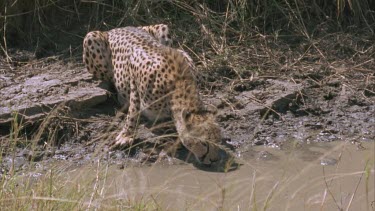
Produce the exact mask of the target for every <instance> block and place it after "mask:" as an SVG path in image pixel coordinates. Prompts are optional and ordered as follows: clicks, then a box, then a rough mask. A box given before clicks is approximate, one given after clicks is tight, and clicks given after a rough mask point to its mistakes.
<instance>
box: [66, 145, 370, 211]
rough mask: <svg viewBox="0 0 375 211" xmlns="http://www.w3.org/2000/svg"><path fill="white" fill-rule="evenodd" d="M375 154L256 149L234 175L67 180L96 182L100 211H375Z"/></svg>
mask: <svg viewBox="0 0 375 211" xmlns="http://www.w3.org/2000/svg"><path fill="white" fill-rule="evenodd" d="M374 150H375V142H364V143H362V147H358V146H357V145H354V144H351V143H344V142H331V143H310V144H303V145H299V144H291V145H290V146H286V147H284V148H283V149H282V150H280V149H277V148H270V147H264V146H254V147H252V148H251V151H249V152H245V153H243V154H242V155H241V156H240V158H239V160H240V162H241V163H242V164H243V165H242V166H241V167H240V168H239V169H238V170H235V171H232V172H228V173H215V172H207V171H202V170H198V169H197V168H195V167H194V166H193V165H187V164H186V165H185V164H183V165H163V164H154V165H152V166H143V167H126V168H124V169H119V168H118V166H116V165H109V166H106V165H102V164H100V165H92V166H85V167H79V168H73V169H71V168H69V169H70V170H66V171H65V173H63V175H65V174H66V176H64V178H67V179H68V180H69V181H70V182H71V183H72V184H76V183H78V184H83V183H85V182H88V181H91V182H92V181H94V183H95V184H96V185H95V187H97V190H98V193H100V200H95V201H96V204H97V205H98V204H100V208H105V209H115V208H116V206H117V205H116V203H113V201H125V202H131V203H140V202H141V203H143V204H153V207H155V206H156V207H159V208H162V210H218V209H222V210H256V209H257V210H263V209H264V208H266V209H267V210H338V209H343V210H374V209H375V207H374V206H375V204H374V203H375V202H374V200H375V195H374V174H375V172H374V160H375V158H374ZM82 182H83V183H82ZM90 186H92V187H94V185H93V184H90ZM93 204H94V202H93Z"/></svg>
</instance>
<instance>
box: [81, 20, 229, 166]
mask: <svg viewBox="0 0 375 211" xmlns="http://www.w3.org/2000/svg"><path fill="white" fill-rule="evenodd" d="M158 26H159V27H158ZM164 26H165V25H156V26H148V27H131V26H128V27H124V28H116V29H112V30H110V31H106V32H102V31H93V32H89V33H88V34H87V35H86V37H85V38H84V41H83V62H84V64H85V66H86V68H87V70H88V71H89V72H90V73H92V74H93V75H94V77H95V78H98V79H101V80H105V81H109V82H112V83H113V84H114V86H115V87H116V90H117V92H118V97H119V101H120V103H121V104H122V105H123V106H124V108H126V109H127V110H128V113H127V117H126V120H125V124H124V126H123V128H122V130H121V132H120V133H119V134H118V135H117V137H116V138H115V141H114V142H113V145H114V146H129V145H131V144H132V142H133V140H134V138H135V134H136V126H137V121H138V119H139V114H142V115H143V116H145V117H146V118H147V119H149V120H151V121H155V120H160V119H165V118H172V119H173V121H174V124H175V127H176V130H177V133H178V137H179V140H180V141H181V143H182V144H183V145H184V146H185V147H186V148H187V149H188V150H189V151H190V152H192V153H193V155H195V157H196V159H197V160H198V161H199V162H200V163H203V164H205V165H211V164H213V163H216V162H217V161H221V160H222V159H224V157H223V156H225V155H224V154H223V150H222V149H221V147H220V146H219V144H220V143H221V141H222V134H221V130H220V127H219V126H218V124H217V123H216V122H215V120H214V115H213V114H212V112H210V111H208V110H207V109H206V107H205V106H204V104H203V102H202V100H201V99H200V96H199V93H198V88H197V85H196V82H195V79H194V75H193V66H192V64H191V63H190V62H189V61H188V59H187V56H186V55H185V54H184V53H183V52H182V51H180V50H177V49H174V48H171V47H169V46H170V41H171V39H170V37H169V35H168V34H163V32H166V33H168V28H165V29H164V30H163V27H164ZM160 27H161V28H160ZM156 29H158V30H156ZM120 99H121V100H120Z"/></svg>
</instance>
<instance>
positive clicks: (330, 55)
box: [0, 0, 375, 210]
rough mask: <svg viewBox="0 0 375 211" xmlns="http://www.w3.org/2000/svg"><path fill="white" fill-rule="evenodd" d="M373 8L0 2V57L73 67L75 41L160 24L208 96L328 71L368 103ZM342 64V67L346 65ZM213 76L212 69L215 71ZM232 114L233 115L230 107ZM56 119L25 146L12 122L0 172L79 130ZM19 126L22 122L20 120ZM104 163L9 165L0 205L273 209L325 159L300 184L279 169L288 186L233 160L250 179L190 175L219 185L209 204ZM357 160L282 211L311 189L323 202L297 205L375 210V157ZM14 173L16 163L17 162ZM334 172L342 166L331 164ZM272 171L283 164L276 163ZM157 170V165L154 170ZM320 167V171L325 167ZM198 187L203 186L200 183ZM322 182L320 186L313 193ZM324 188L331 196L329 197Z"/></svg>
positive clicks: (176, 0)
mask: <svg viewBox="0 0 375 211" xmlns="http://www.w3.org/2000/svg"><path fill="white" fill-rule="evenodd" d="M373 4H374V3H372V2H371V1H367V0H360V1H351V0H337V1H335V2H334V1H332V2H328V1H318V0H310V1H307V2H306V1H302V0H293V1H288V0H280V1H259V0H251V1H245V0H240V1H234V0H228V1H223V2H220V3H218V2H215V1H210V2H208V1H207V2H205V1H203V2H194V3H191V2H190V1H181V0H172V1H146V0H142V1H126V0H123V1H115V0H112V1H109V0H108V1H75V0H70V1H61V0H60V1H52V0H34V1H27V4H25V1H20V0H19V1H13V2H11V1H2V2H1V3H0V25H1V29H0V34H1V35H2V39H1V40H0V46H1V51H2V55H3V56H4V58H5V60H6V62H8V64H10V66H12V65H14V63H17V58H16V59H14V58H12V54H11V53H10V51H12V49H14V48H20V47H22V48H26V49H29V50H31V51H32V52H34V56H35V57H36V58H43V57H45V56H46V55H50V54H54V53H55V52H59V53H61V52H62V54H63V55H64V56H65V57H67V56H68V57H70V58H73V59H76V60H77V61H81V42H82V38H83V36H84V35H85V33H87V31H90V30H93V29H103V30H107V29H111V28H114V27H119V26H126V25H148V24H154V23H166V24H169V25H171V26H172V31H174V33H175V34H174V39H175V40H176V43H175V46H179V47H181V48H183V49H184V50H185V51H187V52H188V53H189V54H190V55H191V56H192V57H193V58H194V60H195V61H196V62H197V64H198V67H199V69H200V70H201V74H202V75H201V77H202V78H203V79H204V80H203V81H202V82H203V88H204V89H205V91H206V93H210V92H211V90H212V89H215V88H217V87H222V86H223V84H227V82H229V83H230V85H231V87H235V86H237V85H238V84H240V85H242V84H246V82H248V81H253V80H255V79H256V78H257V77H259V75H261V77H280V78H288V79H290V78H293V77H291V76H292V75H293V74H294V73H296V72H306V75H305V77H306V78H308V79H310V80H312V81H313V83H316V84H317V85H320V84H322V83H325V80H324V79H323V80H320V79H319V78H318V79H317V78H316V77H315V76H316V75H318V74H319V71H323V70H324V71H329V72H331V73H332V74H328V75H329V77H331V78H332V77H336V78H339V79H341V80H345V86H346V87H349V88H350V89H363V90H364V92H363V94H364V95H365V96H370V95H371V96H372V95H373V94H374V88H373V86H374V83H373V76H374V75H371V73H372V72H371V71H373V67H374V65H375V61H374V55H375V47H374V40H373V38H371V37H372V36H373V35H374V31H373V29H374V27H375V25H374V22H375V19H374V10H373V9H371V8H374V5H373ZM358 34H361V35H360V36H358ZM343 64H344V65H345V68H343V67H342V65H343ZM214 69H215V70H218V71H215V72H214V71H212V70H214ZM220 70H222V71H220ZM349 70H354V71H355V72H357V73H358V72H359V74H361V76H362V77H360V78H361V79H358V80H362V79H363V78H367V82H366V84H365V86H364V87H362V85H360V86H361V87H358V84H359V83H355V81H353V80H350V79H351V78H354V77H351V74H353V71H349ZM9 71H11V69H10V70H9ZM0 73H2V72H1V71H0ZM311 73H314V74H315V75H314V74H311ZM356 77H358V76H356ZM298 79H299V78H293V80H298ZM303 79H305V78H303ZM207 81H208V82H207ZM231 89H233V88H231ZM366 93H367V94H366ZM228 104H229V105H230V106H233V109H235V105H234V104H233V103H232V102H228ZM62 109H63V108H58V109H56V110H54V112H51V113H50V115H49V116H48V117H47V118H46V119H45V120H44V121H43V123H42V124H41V127H40V128H39V130H38V132H37V133H35V136H33V137H32V139H31V140H27V138H26V140H25V138H22V139H20V138H19V137H20V136H21V133H22V132H23V128H24V127H23V123H22V121H14V122H13V125H12V128H11V132H10V135H9V136H8V137H7V139H6V140H7V142H5V141H4V140H5V139H1V141H2V143H1V147H2V148H1V154H0V163H1V164H2V163H4V162H5V161H4V160H3V157H2V156H3V155H6V154H7V155H8V154H11V155H13V156H12V159H15V154H16V152H17V149H19V148H17V147H19V146H20V145H21V146H27V147H30V145H31V148H32V149H34V148H35V147H36V146H40V145H45V146H46V147H52V146H54V145H58V142H59V140H60V138H61V137H60V136H59V132H58V131H59V128H61V127H67V126H71V127H72V128H74V129H72V130H71V131H74V132H77V131H78V130H79V129H77V128H76V127H75V126H76V124H75V123H76V120H74V119H72V118H70V117H67V118H64V117H65V114H64V113H63V115H60V114H59V112H61V110H62ZM15 120H18V118H17V116H15ZM51 123H53V124H51ZM62 125H63V126H62ZM111 130H112V128H110V127H108V128H107V130H106V131H105V132H109V131H111ZM255 132H256V131H254V134H255ZM100 138H102V137H100ZM105 138H108V137H105ZM41 140H44V141H43V142H44V143H42V144H40V142H41ZM346 144H347V143H342V144H338V145H337V146H336V147H335V148H333V149H331V150H328V151H326V152H325V154H324V156H329V155H332V156H333V155H336V154H335V153H336V152H337V151H339V152H341V154H346V153H349V152H348V151H345V149H346V147H347V146H346ZM102 148H103V146H99V147H98V149H99V150H98V151H100V149H102ZM340 149H341V151H340ZM5 150H6V152H5ZM295 153H298V149H295ZM291 154H293V153H291ZM105 156H106V154H105V153H100V152H97V155H95V156H94V157H95V159H97V160H95V162H93V163H94V165H92V166H89V167H88V170H87V169H78V168H76V167H74V166H71V165H72V164H69V163H64V162H62V163H52V164H46V166H43V167H42V168H35V165H36V164H35V163H34V161H33V160H34V159H30V165H29V169H25V170H23V171H21V172H14V171H13V169H14V167H13V168H11V170H10V171H9V172H0V173H1V174H0V175H1V177H0V186H1V187H2V188H1V190H0V207H2V208H3V209H9V210H30V209H32V210H83V209H95V210H96V209H97V210H164V209H166V207H167V208H170V207H168V200H171V199H172V201H173V200H174V199H175V198H176V196H179V197H180V196H181V197H186V199H189V198H193V199H194V200H190V201H196V202H190V204H186V206H185V207H186V209H187V210H189V209H194V208H195V205H197V204H199V203H201V202H205V200H207V201H208V203H211V204H212V205H213V206H214V207H215V208H218V209H222V210H226V208H227V207H230V208H232V209H233V208H234V207H233V204H232V203H231V202H230V201H229V200H232V199H239V198H241V197H243V198H246V197H247V199H248V204H247V206H245V207H242V209H243V210H270V209H272V208H275V207H277V206H278V204H279V200H280V198H282V196H283V194H284V193H285V192H286V191H287V190H289V189H288V188H289V187H290V186H292V185H293V183H294V182H295V181H297V180H304V179H305V180H306V178H307V177H308V173H311V171H310V170H311V169H315V168H316V165H315V164H316V163H317V162H320V160H321V157H316V158H314V160H312V161H311V162H310V164H309V165H305V166H302V167H301V169H299V170H300V172H302V173H299V174H296V175H288V170H290V169H287V168H285V171H282V168H281V170H280V172H281V173H285V177H277V178H274V177H273V175H274V173H275V172H272V171H270V172H268V170H264V169H263V168H262V167H260V166H255V165H254V164H253V162H256V161H254V160H251V159H242V160H241V159H240V162H242V163H244V166H243V167H242V169H248V170H249V169H250V170H251V172H253V173H250V174H248V175H247V177H242V178H232V177H230V174H228V175H229V176H227V175H224V174H223V175H221V176H220V177H219V179H217V178H216V177H215V174H211V173H208V172H200V173H197V172H194V173H191V176H192V177H197V178H198V179H197V180H196V181H195V182H197V184H198V185H205V184H207V183H209V184H211V183H215V185H216V186H215V188H212V189H211V190H210V191H211V192H205V194H206V195H207V197H206V195H204V194H202V195H198V196H196V195H194V194H193V193H191V195H189V194H190V193H188V194H187V195H188V196H186V195H182V194H181V193H180V192H177V191H176V190H173V189H171V190H168V188H164V187H168V186H167V185H168V184H171V185H170V186H174V185H175V184H174V183H173V181H175V179H174V178H172V177H168V176H170V175H165V176H166V177H167V179H165V181H164V182H163V183H161V185H160V187H158V188H159V189H158V188H156V189H150V190H149V191H145V190H144V189H142V188H144V187H136V186H134V187H133V186H132V185H134V183H136V182H139V183H145V184H146V183H148V182H149V178H148V177H149V176H150V179H152V177H153V176H154V175H153V174H151V173H150V174H149V173H148V172H147V171H145V172H143V171H141V173H140V174H139V175H140V176H141V177H142V179H140V180H138V181H136V182H133V183H131V182H129V183H125V182H123V181H124V180H125V179H124V178H123V177H115V176H114V175H116V173H119V171H118V170H113V169H110V166H111V165H109V163H107V161H106V160H105ZM288 159H289V160H293V159H294V158H292V157H286V158H285V163H284V164H285V165H288V162H289V160H288ZM364 159H367V160H368V162H365V163H364V164H362V166H361V168H362V169H361V170H356V171H349V172H335V171H333V172H332V169H330V170H331V172H329V173H327V172H323V175H318V176H317V177H315V178H312V180H311V181H307V182H306V183H305V184H303V183H301V187H300V188H295V189H292V193H293V194H292V196H293V197H294V198H293V197H290V198H288V200H287V201H286V202H285V203H286V204H287V205H286V208H285V209H288V206H290V207H293V205H294V204H301V203H299V202H296V200H295V198H297V196H298V195H299V194H301V193H302V192H304V193H305V192H307V193H306V194H308V192H309V190H311V191H313V190H314V191H315V189H314V188H316V189H319V190H320V191H317V192H318V193H319V194H320V195H319V194H318V195H317V196H316V195H307V199H306V198H305V199H306V201H305V202H304V203H302V204H303V205H306V204H309V203H310V202H311V201H314V200H316V201H317V202H316V203H315V204H319V206H318V207H319V208H320V209H322V210H323V209H324V208H325V206H326V205H327V204H329V206H331V205H332V204H333V205H334V208H335V209H339V210H350V209H351V207H352V205H353V204H356V203H358V202H355V199H356V198H365V199H364V200H363V201H366V206H367V209H368V210H371V209H374V207H372V208H371V205H372V204H373V203H374V202H371V198H370V196H373V195H374V189H373V186H371V185H372V184H373V183H372V181H373V178H374V169H373V165H374V158H373V157H372V158H371V157H370V158H367V157H366V158H364ZM249 160H250V161H249ZM11 163H12V164H13V165H14V162H11ZM340 165H341V161H340V160H339V163H338V164H337V166H340ZM342 165H344V164H342ZM280 166H283V165H282V163H281V164H280ZM274 167H275V166H271V168H274ZM157 168H159V167H158V166H157V167H155V168H153V169H157ZM318 169H322V171H323V170H324V171H325V169H326V167H321V168H318ZM137 170H138V169H136V168H128V169H126V170H124V171H123V172H122V173H123V174H124V175H125V176H126V175H127V173H128V172H129V171H137ZM150 171H151V170H150ZM190 171H193V170H192V169H188V170H187V172H188V173H187V172H184V174H183V175H182V176H180V177H181V178H183V176H184V175H189V172H190ZM124 172H125V173H124ZM280 172H276V173H280ZM120 173H121V172H120ZM172 173H173V172H172ZM232 175H233V174H232ZM133 176H134V175H133ZM109 178H115V181H113V180H111V182H109ZM125 178H126V177H125ZM202 178H210V179H208V180H205V181H201V179H202ZM211 178H212V179H211ZM342 178H350V179H351V181H356V183H355V186H353V187H352V186H350V187H351V188H352V190H351V192H350V193H348V194H349V200H347V201H345V200H344V198H345V197H347V196H345V195H344V193H342V192H340V191H337V186H339V187H340V185H343V186H344V185H345V182H342V181H341V179H342ZM116 179H117V180H116ZM371 179H372V180H371ZM270 181H271V183H272V184H271V183H269V182H270ZM200 182H201V183H200ZM267 182H268V184H271V185H268V184H267ZM116 183H119V184H121V185H116ZM318 183H319V184H320V183H324V185H323V186H319V185H316V184H318ZM332 184H337V186H334V185H332ZM238 185H239V186H240V187H238ZM245 185H246V187H245V188H244V186H245ZM333 186H334V187H333ZM362 186H363V187H364V189H361V191H360V192H359V191H358V188H359V187H362ZM128 187H132V188H133V189H130V192H131V191H133V193H136V194H134V195H131V196H129V195H127V190H128ZM332 187H333V188H334V190H331V189H332ZM163 188H164V189H163ZM185 188H191V187H190V186H187V187H185ZM113 189H114V190H113ZM139 190H141V191H139ZM264 190H267V191H264ZM137 191H139V192H137ZM142 191H143V192H142ZM174 191H175V192H174ZM171 192H172V196H173V197H171V198H168V197H167V198H166V199H167V200H162V199H159V198H158V196H159V195H162V194H170V193H171ZM233 192H236V194H237V196H235V197H233V196H232V195H231V194H233ZM314 193H315V192H314ZM178 194H181V195H178ZM212 196H213V197H212ZM314 196H316V197H317V199H316V198H314ZM328 198H329V199H330V200H328ZM216 199H217V200H216ZM215 200H216V201H215ZM300 200H302V199H300ZM309 200H310V201H309ZM187 201H188V200H187ZM237 201H238V200H237ZM332 201H333V202H332ZM342 201H345V203H342ZM194 203H196V204H194ZM203 204H204V203H203ZM310 204H311V203H310ZM162 205H163V206H162ZM164 205H167V206H164ZM197 206H198V207H199V206H203V205H197ZM203 208H205V207H203ZM170 209H172V210H173V209H174V208H173V207H172V208H170Z"/></svg>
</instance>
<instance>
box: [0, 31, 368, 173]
mask: <svg viewBox="0 0 375 211" xmlns="http://www.w3.org/2000/svg"><path fill="white" fill-rule="evenodd" d="M288 39H290V38H288ZM315 39H316V40H314V41H313V42H311V43H309V42H306V41H299V40H298V39H297V38H296V39H295V40H293V41H290V40H286V39H279V40H274V38H269V39H266V40H260V41H259V40H255V41H254V45H252V46H248V47H246V46H244V47H243V48H238V49H237V50H236V54H233V56H229V57H228V59H227V61H229V62H219V59H216V58H217V56H216V57H215V55H208V56H207V55H206V57H208V58H209V60H210V61H211V62H212V63H213V65H208V66H205V65H202V62H201V61H199V62H198V61H196V62H197V67H198V70H199V80H198V83H199V86H200V88H201V89H200V90H201V96H202V98H203V100H204V101H205V102H206V103H207V104H210V105H213V106H215V107H216V108H217V109H218V113H217V121H218V122H219V124H220V126H221V128H222V131H223V133H224V135H225V137H226V139H225V141H226V143H227V144H228V145H229V146H231V147H232V148H233V154H235V155H236V156H237V158H239V159H247V158H250V157H272V155H269V154H264V153H255V152H254V151H253V150H252V146H254V145H267V146H269V147H272V148H279V149H281V150H283V149H285V147H289V146H290V144H286V143H294V146H295V147H298V145H303V144H308V143H311V142H331V141H347V142H352V143H353V144H356V145H357V147H358V148H361V143H362V142H373V141H374V140H375V69H374V68H375V45H374V38H373V37H372V38H371V36H370V37H369V36H364V35H363V36H361V35H352V34H345V33H343V34H334V35H333V34H324V35H321V36H320V37H319V38H315ZM258 42H259V43H262V44H259V43H258ZM264 43H267V48H264ZM258 44H259V45H258ZM257 46H258V47H257ZM269 49H271V50H272V51H271V52H268V50H269ZM212 54H213V53H212ZM9 55H10V56H11V57H12V59H13V62H12V63H10V64H8V63H7V62H6V60H5V58H1V60H0V96H1V102H0V127H1V129H0V135H1V136H0V143H1V148H2V157H3V162H1V166H0V173H5V172H9V171H10V170H16V171H18V170H22V169H24V168H26V167H27V166H29V165H35V163H38V162H51V161H53V160H69V161H72V162H76V163H77V164H82V163H85V162H92V161H93V160H96V159H103V160H107V161H109V162H111V163H114V164H116V165H118V166H119V167H120V168H123V167H124V166H126V165H143V164H150V163H154V162H166V163H170V164H178V163H180V164H181V163H185V161H186V159H185V158H187V157H189V156H188V155H187V154H188V153H187V152H186V150H184V149H179V150H178V151H177V154H176V155H175V156H176V158H177V159H176V158H172V157H170V156H168V155H165V153H164V151H163V149H165V147H166V146H165V145H166V143H170V142H171V140H174V139H175V137H174V136H173V132H174V131H173V129H171V130H170V129H168V130H165V129H163V127H162V128H161V129H160V128H159V129H158V127H160V126H158V125H150V123H148V122H147V121H146V120H143V121H141V124H140V126H139V130H138V131H139V135H138V138H137V141H136V142H137V143H139V144H138V146H137V147H135V148H134V150H131V151H130V152H129V150H116V151H113V152H108V151H107V150H106V149H107V148H108V144H109V143H110V142H111V140H113V137H114V136H115V134H116V133H117V132H118V131H119V127H118V125H120V124H121V120H122V118H123V117H124V114H123V113H121V112H120V111H119V110H120V108H119V106H118V105H117V103H116V99H115V97H114V96H115V94H114V92H113V90H112V89H111V86H110V85H107V84H103V83H100V82H97V81H93V80H92V79H91V76H90V74H88V73H87V71H86V70H85V69H84V67H83V65H82V63H81V62H80V60H79V59H73V60H70V59H66V58H63V59H62V58H60V57H48V58H43V59H35V58H34V55H33V53H31V52H27V51H21V50H19V49H11V50H10V52H9ZM270 55H272V56H270ZM235 62H237V63H235ZM233 64H236V65H233ZM256 64H258V65H256ZM259 64H261V65H259ZM239 67H243V68H239ZM14 111H17V112H14ZM16 114H17V116H15V115H16ZM15 120H18V121H15ZM16 122H17V123H16ZM155 128H156V129H155ZM168 134H172V136H168ZM162 137H164V138H162ZM165 137H166V138H165ZM14 140H17V142H14ZM172 142H173V141H172ZM155 146H156V147H155ZM30 161H35V162H30ZM187 162H194V160H193V159H188V160H187Z"/></svg>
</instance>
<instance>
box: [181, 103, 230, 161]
mask: <svg viewBox="0 0 375 211" xmlns="http://www.w3.org/2000/svg"><path fill="white" fill-rule="evenodd" d="M180 120H181V124H180V128H179V137H180V140H181V142H182V144H183V145H184V146H185V147H186V148H187V149H188V150H189V151H190V152H192V153H193V154H194V155H195V157H196V158H197V160H198V161H199V162H200V163H203V164H204V165H211V164H214V163H217V162H218V161H222V160H223V159H225V156H226V153H225V151H224V150H222V149H221V148H220V147H219V145H220V144H221V142H222V135H221V130H220V127H219V125H217V124H216V123H215V121H214V117H213V114H212V113H210V112H208V111H202V112H199V113H190V112H187V111H186V110H183V111H182V112H181V118H180Z"/></svg>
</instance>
